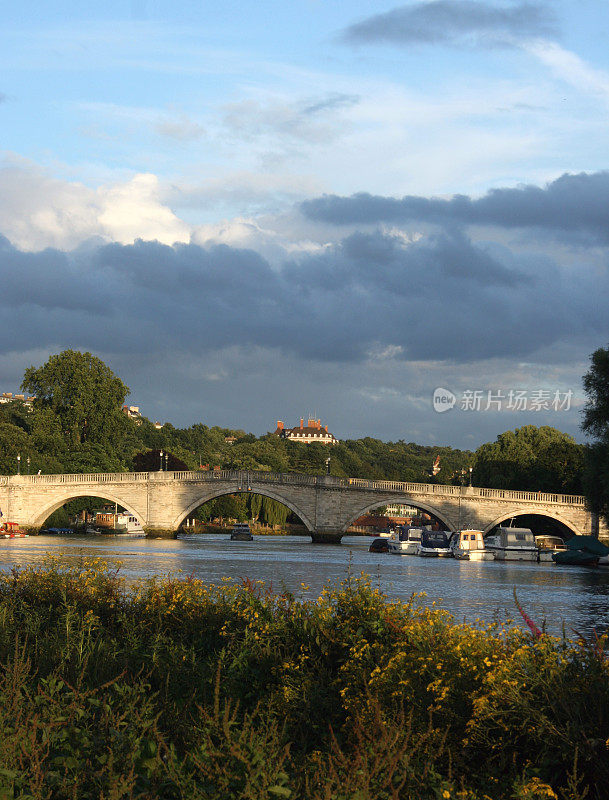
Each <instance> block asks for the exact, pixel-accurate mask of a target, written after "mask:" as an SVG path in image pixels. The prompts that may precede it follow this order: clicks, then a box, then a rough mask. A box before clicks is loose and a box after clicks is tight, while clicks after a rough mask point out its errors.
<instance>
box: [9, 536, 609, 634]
mask: <svg viewBox="0 0 609 800" xmlns="http://www.w3.org/2000/svg"><path fill="white" fill-rule="evenodd" d="M370 541H371V540H370V539H369V538H368V537H355V536H353V537H345V538H344V539H343V544H342V545H341V546H320V545H313V544H311V542H310V540H309V539H308V538H305V537H298V536H285V537H269V536H256V537H255V538H254V541H253V542H232V541H230V539H229V538H228V536H222V535H215V536H214V535H204V536H185V537H183V538H181V539H178V540H167V539H129V540H120V539H113V538H110V539H104V538H101V537H83V538H78V537H61V538H59V537H44V536H38V537H32V538H29V539H12V540H3V543H2V544H3V546H2V547H1V548H0V569H2V570H8V569H10V568H11V567H12V566H14V565H15V564H20V565H22V566H25V565H26V564H33V565H40V564H42V563H43V562H44V559H45V557H46V554H47V553H50V554H53V555H61V556H63V557H65V558H66V559H68V560H74V561H75V562H77V561H78V560H79V559H82V558H83V557H89V556H99V557H102V558H104V559H105V560H108V561H110V562H116V561H120V562H122V566H121V574H123V575H124V576H125V577H126V578H127V579H128V580H135V579H138V578H144V577H151V576H153V575H163V574H167V573H170V572H174V573H175V572H176V571H177V570H182V572H183V573H184V574H192V575H193V576H194V577H197V578H200V579H202V580H204V581H206V582H208V583H220V582H221V580H222V578H225V577H229V578H231V579H233V580H235V581H239V579H240V578H244V577H248V578H251V579H252V580H262V581H265V583H267V584H271V585H272V586H273V588H274V589H275V590H281V589H282V588H283V587H286V588H287V589H289V590H290V591H292V592H294V593H295V594H296V595H297V596H299V597H317V596H318V595H319V593H320V591H321V589H322V588H323V587H324V586H325V585H326V583H328V581H335V580H337V579H338V580H341V579H344V578H346V577H347V574H348V572H349V571H350V572H351V574H352V575H359V574H360V573H361V572H365V573H367V574H368V575H370V576H371V578H372V581H373V584H374V585H375V586H378V587H380V588H381V589H382V590H383V591H384V592H385V593H386V594H387V595H388V596H389V597H390V598H392V599H404V600H405V599H408V598H409V597H410V596H411V595H412V594H413V593H420V592H425V593H426V600H425V602H427V603H431V602H433V601H435V602H436V604H437V605H438V606H440V607H442V608H446V609H448V610H449V611H450V612H451V613H452V614H453V616H454V617H455V619H456V620H457V621H461V620H466V621H469V622H471V621H473V620H475V619H476V618H480V619H484V620H491V619H497V618H498V619H500V620H506V619H514V620H515V621H516V622H517V623H518V624H520V622H521V620H520V618H519V617H518V612H517V611H516V608H515V605H514V599H513V590H514V588H515V589H516V592H517V594H518V599H519V600H520V602H521V603H522V605H523V606H524V607H525V609H526V610H527V611H528V612H529V614H530V615H531V616H532V617H533V618H534V619H535V621H536V622H537V624H539V625H541V624H544V623H545V625H546V629H547V630H548V631H550V632H552V633H556V634H559V633H560V632H561V629H562V626H563V624H564V625H565V628H566V630H567V633H568V634H570V633H571V632H572V631H573V630H574V629H575V630H578V631H581V632H585V633H587V634H590V633H591V632H592V631H593V630H596V631H597V632H598V633H602V632H607V631H609V569H608V568H603V567H600V568H591V567H571V568H570V567H563V568H561V567H556V566H554V565H553V564H530V563H520V562H490V563H489V562H487V563H485V562H472V563H470V562H469V561H456V560H454V559H428V558H416V557H414V556H393V555H388V554H384V553H381V554H379V553H369V552H368V546H369V543H370ZM302 584H305V585H306V586H308V587H309V588H308V589H304V588H303V587H302Z"/></svg>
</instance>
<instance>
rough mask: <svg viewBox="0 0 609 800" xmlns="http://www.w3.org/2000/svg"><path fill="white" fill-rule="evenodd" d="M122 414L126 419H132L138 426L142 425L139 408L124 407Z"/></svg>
mask: <svg viewBox="0 0 609 800" xmlns="http://www.w3.org/2000/svg"><path fill="white" fill-rule="evenodd" d="M122 412H123V414H124V415H125V416H126V417H129V419H132V420H133V421H134V422H135V423H136V424H137V425H141V424H142V415H141V413H140V407H139V406H123V408H122Z"/></svg>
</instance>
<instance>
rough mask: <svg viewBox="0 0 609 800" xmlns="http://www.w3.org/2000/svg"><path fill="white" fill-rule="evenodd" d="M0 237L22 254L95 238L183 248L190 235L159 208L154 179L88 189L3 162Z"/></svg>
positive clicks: (12, 160) (22, 163)
mask: <svg viewBox="0 0 609 800" xmlns="http://www.w3.org/2000/svg"><path fill="white" fill-rule="evenodd" d="M0 185H1V187H2V190H1V192H0V233H2V234H3V235H4V236H6V237H7V238H8V239H9V240H10V241H11V242H13V244H15V245H16V246H17V247H19V248H20V249H22V250H28V251H34V250H41V249H43V248H45V247H55V248H58V249H60V250H69V249H72V248H74V247H76V246H77V245H79V244H80V243H82V242H84V241H86V240H87V239H91V238H93V237H101V238H103V239H105V240H107V241H116V242H120V243H121V244H129V243H131V242H133V241H134V240H135V239H137V238H142V239H156V240H158V241H159V242H163V243H164V244H173V243H174V242H178V241H179V242H186V241H188V240H189V238H190V229H189V226H188V225H186V223H184V222H182V221H181V220H180V219H178V217H177V216H176V215H175V214H174V213H173V212H172V211H171V210H170V209H169V208H168V207H167V206H165V205H164V204H163V202H162V201H161V199H160V188H159V182H158V179H157V177H156V176H155V175H150V174H142V175H135V176H133V177H132V178H131V179H130V180H127V181H124V182H122V183H115V184H110V185H104V186H100V187H99V188H97V189H92V188H90V187H88V186H85V185H84V184H82V183H78V182H70V181H62V180H58V179H56V178H53V177H51V176H49V175H48V174H47V173H45V172H44V171H43V170H41V169H40V168H39V167H38V166H36V165H35V164H32V163H31V162H29V161H26V160H25V159H20V158H18V157H15V156H7V157H6V158H5V160H4V163H3V165H2V166H0Z"/></svg>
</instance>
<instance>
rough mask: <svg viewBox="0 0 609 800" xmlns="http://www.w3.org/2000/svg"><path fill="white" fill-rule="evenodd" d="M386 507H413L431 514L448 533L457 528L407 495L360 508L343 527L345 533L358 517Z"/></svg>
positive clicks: (424, 504) (443, 514)
mask: <svg viewBox="0 0 609 800" xmlns="http://www.w3.org/2000/svg"><path fill="white" fill-rule="evenodd" d="M386 505H404V506H413V507H414V508H420V509H421V511H426V512H427V513H428V514H432V515H433V516H434V517H436V518H437V519H439V520H440V522H441V523H442V524H443V525H445V526H446V529H447V530H449V531H455V530H457V528H456V527H455V525H454V523H453V521H452V519H451V518H450V517H449V516H448V515H447V514H446V513H445V512H444V511H439V510H438V509H437V508H435V506H432V505H429V503H423V502H421V501H420V500H415V499H414V497H408V496H407V495H403V496H402V497H399V496H398V497H396V496H392V497H389V498H385V499H382V498H381V499H378V498H377V499H376V500H375V501H374V502H373V503H369V504H368V505H367V506H365V507H364V508H362V509H361V510H360V511H358V512H357V514H353V515H352V516H350V517H349V521H348V522H347V524H346V525H345V531H346V530H347V528H348V527H349V526H350V525H352V524H353V523H354V521H355V520H356V519H358V517H361V516H363V515H364V514H367V513H368V511H372V509H374V508H378V507H379V506H386Z"/></svg>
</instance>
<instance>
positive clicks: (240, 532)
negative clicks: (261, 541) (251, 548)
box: [230, 522, 254, 542]
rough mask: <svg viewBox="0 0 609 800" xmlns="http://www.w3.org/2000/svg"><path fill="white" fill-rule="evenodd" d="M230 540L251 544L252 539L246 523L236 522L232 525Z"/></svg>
mask: <svg viewBox="0 0 609 800" xmlns="http://www.w3.org/2000/svg"><path fill="white" fill-rule="evenodd" d="M230 538H231V539H233V541H238V542H251V541H253V539H254V537H253V536H252V532H251V530H250V526H249V525H248V524H247V522H236V523H235V524H234V525H233V529H232V531H231V535H230Z"/></svg>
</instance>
